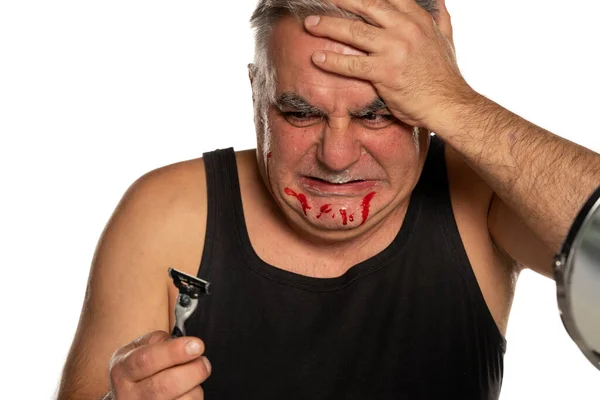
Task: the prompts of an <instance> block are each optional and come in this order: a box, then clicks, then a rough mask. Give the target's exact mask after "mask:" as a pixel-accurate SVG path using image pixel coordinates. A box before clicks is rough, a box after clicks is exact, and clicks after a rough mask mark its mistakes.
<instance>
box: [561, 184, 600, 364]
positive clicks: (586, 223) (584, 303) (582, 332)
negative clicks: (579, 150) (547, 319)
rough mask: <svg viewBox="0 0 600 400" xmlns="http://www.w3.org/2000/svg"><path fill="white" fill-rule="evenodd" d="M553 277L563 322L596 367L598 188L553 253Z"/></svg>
mask: <svg viewBox="0 0 600 400" xmlns="http://www.w3.org/2000/svg"><path fill="white" fill-rule="evenodd" d="M554 276H555V279H556V289H557V296H558V307H559V309H560V315H561V319H562V321H563V324H564V326H565V328H566V330H567V332H568V333H569V335H570V336H571V338H572V339H573V340H574V341H575V343H576V344H577V346H579V349H580V350H581V351H582V352H583V354H584V355H585V356H586V357H587V359H588V360H590V362H591V363H592V364H593V365H594V366H595V367H596V368H598V369H599V370H600V187H599V188H598V189H596V191H595V192H594V194H593V195H592V196H591V197H590V199H589V200H588V201H587V202H586V204H585V205H584V207H583V208H582V209H581V211H580V212H579V215H578V216H577V218H576V219H575V222H574V223H573V225H572V226H571V230H570V231H569V234H568V235H567V239H566V240H565V242H564V244H563V246H562V249H561V251H560V253H558V254H557V255H556V256H555V258H554Z"/></svg>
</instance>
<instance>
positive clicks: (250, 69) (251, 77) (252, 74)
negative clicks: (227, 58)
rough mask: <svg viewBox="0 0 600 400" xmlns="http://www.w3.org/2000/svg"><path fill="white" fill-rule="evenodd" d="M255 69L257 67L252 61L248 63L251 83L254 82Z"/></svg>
mask: <svg viewBox="0 0 600 400" xmlns="http://www.w3.org/2000/svg"><path fill="white" fill-rule="evenodd" d="M255 69H256V67H255V66H254V64H252V63H250V64H248V78H250V84H251V85H252V83H253V82H254V70H255Z"/></svg>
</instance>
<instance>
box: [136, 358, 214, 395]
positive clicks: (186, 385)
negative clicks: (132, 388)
mask: <svg viewBox="0 0 600 400" xmlns="http://www.w3.org/2000/svg"><path fill="white" fill-rule="evenodd" d="M210 373H211V367H210V363H208V360H207V359H206V357H200V358H198V359H196V360H193V361H190V362H188V363H186V364H182V365H177V366H175V367H172V368H169V369H166V370H164V371H161V372H159V373H158V374H155V375H153V376H151V377H149V378H146V379H144V380H142V381H140V382H138V383H137V385H136V386H137V387H136V392H137V393H136V394H137V395H138V396H139V398H141V399H149V398H159V399H169V400H170V399H176V398H178V397H181V396H183V395H184V394H186V393H188V392H190V391H192V390H194V389H195V388H196V387H197V386H199V385H200V384H201V383H202V382H204V381H205V380H206V379H207V378H208V377H209V376H210Z"/></svg>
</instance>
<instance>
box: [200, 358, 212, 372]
mask: <svg viewBox="0 0 600 400" xmlns="http://www.w3.org/2000/svg"><path fill="white" fill-rule="evenodd" d="M202 361H204V365H206V370H207V371H208V373H209V374H210V371H211V370H212V366H211V365H210V361H208V358H206V357H202Z"/></svg>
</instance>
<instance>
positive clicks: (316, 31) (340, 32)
mask: <svg viewBox="0 0 600 400" xmlns="http://www.w3.org/2000/svg"><path fill="white" fill-rule="evenodd" d="M304 25H305V26H306V29H307V30H308V31H309V32H310V33H311V34H312V35H314V36H318V37H326V38H329V39H333V40H336V41H338V42H341V43H345V44H348V45H350V46H352V47H354V48H357V49H359V50H364V51H366V52H369V53H374V52H376V51H378V50H380V49H381V43H380V42H379V38H380V36H381V34H382V33H383V32H382V30H381V29H380V28H377V27H374V26H373V25H369V24H367V23H365V22H363V21H360V20H349V19H346V18H336V17H327V16H321V17H316V16H311V17H308V18H306V19H305V20H304Z"/></svg>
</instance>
